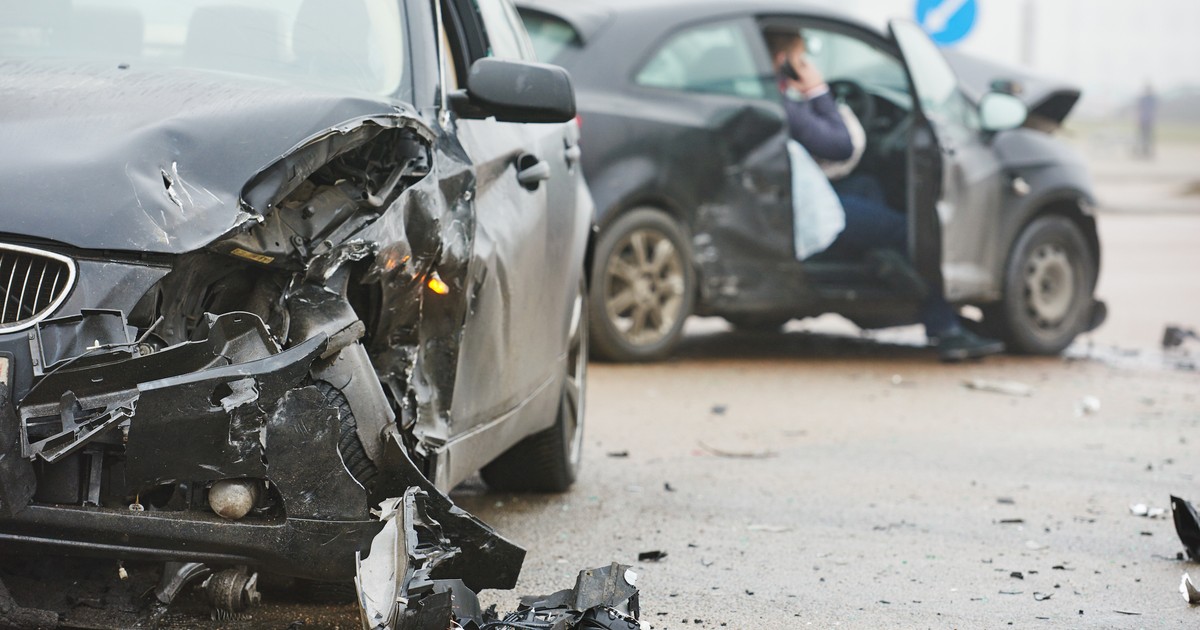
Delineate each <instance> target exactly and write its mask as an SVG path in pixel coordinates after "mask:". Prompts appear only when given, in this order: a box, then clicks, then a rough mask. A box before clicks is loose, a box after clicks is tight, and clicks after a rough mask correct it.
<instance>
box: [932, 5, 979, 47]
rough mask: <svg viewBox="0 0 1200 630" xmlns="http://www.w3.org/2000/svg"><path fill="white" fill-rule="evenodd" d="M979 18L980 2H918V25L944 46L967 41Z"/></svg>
mask: <svg viewBox="0 0 1200 630" xmlns="http://www.w3.org/2000/svg"><path fill="white" fill-rule="evenodd" d="M978 17H979V2H978V0H917V24H920V25H921V28H924V29H925V32H926V33H929V37H931V38H932V39H933V41H935V42H937V43H938V44H940V45H942V46H949V45H951V44H957V43H958V42H961V41H962V40H964V39H966V37H967V35H970V34H971V30H972V29H974V28H975V21H976V19H977V18H978Z"/></svg>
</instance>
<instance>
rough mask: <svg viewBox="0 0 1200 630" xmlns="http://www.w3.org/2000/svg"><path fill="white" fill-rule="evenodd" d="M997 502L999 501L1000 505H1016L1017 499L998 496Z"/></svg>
mask: <svg viewBox="0 0 1200 630" xmlns="http://www.w3.org/2000/svg"><path fill="white" fill-rule="evenodd" d="M996 503H999V504H1000V505H1016V504H1017V501H1016V499H1013V498H1012V497H998V498H997V499H996Z"/></svg>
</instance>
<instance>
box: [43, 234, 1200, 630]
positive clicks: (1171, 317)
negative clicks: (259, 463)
mask: <svg viewBox="0 0 1200 630" xmlns="http://www.w3.org/2000/svg"><path fill="white" fill-rule="evenodd" d="M1101 229H1102V231H1103V234H1102V239H1103V241H1104V243H1105V247H1106V256H1105V260H1104V267H1105V268H1104V272H1103V276H1102V285H1101V287H1100V291H1099V292H1100V294H1101V295H1102V296H1103V297H1104V298H1106V299H1107V300H1108V301H1109V304H1110V307H1111V311H1112V315H1111V319H1110V321H1109V323H1108V325H1106V326H1105V327H1104V328H1103V329H1101V330H1100V331H1098V332H1097V333H1096V334H1094V335H1092V336H1091V337H1089V338H1087V339H1083V340H1081V341H1080V343H1079V344H1078V345H1077V346H1076V347H1075V348H1074V349H1073V350H1072V352H1071V353H1070V356H1069V357H1068V358H1017V357H1002V358H996V359H989V360H987V361H985V362H982V363H977V364H969V365H961V366H946V365H941V364H939V363H938V362H937V360H936V358H935V356H934V355H933V354H932V353H931V352H930V351H928V350H925V349H923V348H921V347H919V345H917V342H918V341H919V339H920V334H919V331H914V330H908V329H906V330H899V331H889V332H887V333H883V334H879V335H873V336H868V337H863V336H860V335H859V334H858V333H857V332H855V331H854V329H853V328H852V327H851V326H849V325H847V324H845V323H843V322H841V321H840V320H838V319H837V318H822V319H819V320H816V321H813V322H805V323H793V324H792V325H790V327H789V328H788V330H787V331H786V332H785V333H783V334H777V335H742V334H735V333H732V332H730V331H729V330H728V329H727V327H726V326H725V325H724V324H723V323H721V322H720V321H713V320H697V321H695V322H693V324H692V325H691V327H690V329H689V330H690V333H691V334H690V335H689V337H688V338H687V341H686V343H685V345H684V347H683V349H682V351H681V352H680V355H679V356H678V357H677V358H676V359H674V360H672V361H669V362H666V363H662V364H657V365H646V366H617V365H596V364H594V365H593V366H592V373H591V378H590V385H589V387H590V389H589V392H588V426H587V439H586V446H585V468H584V470H583V474H582V477H581V479H580V481H579V483H578V485H577V486H576V488H575V489H574V490H573V491H572V492H570V493H568V494H565V495H560V496H515V495H507V494H496V493H490V492H488V491H486V489H485V488H483V487H482V486H481V485H479V484H478V483H475V484H470V483H469V484H467V485H465V486H463V487H461V488H459V489H458V490H457V491H456V492H455V493H454V496H455V499H456V500H457V501H458V502H459V503H460V505H462V506H463V507H464V508H466V509H468V510H470V511H472V512H474V513H475V514H476V515H478V516H479V517H480V518H482V519H483V520H485V521H487V522H489V523H491V524H493V525H494V526H496V527H497V528H498V529H499V530H500V531H501V532H503V533H504V534H506V535H507V536H509V537H510V538H512V539H513V540H515V541H516V542H518V543H520V544H522V545H524V546H525V547H527V548H528V549H529V555H528V558H527V561H526V565H525V570H524V572H523V574H522V577H521V581H520V584H519V586H518V589H517V591H516V592H509V593H485V594H484V597H483V599H484V602H485V604H487V603H495V604H497V605H498V606H499V607H500V608H501V609H511V608H513V607H514V605H515V604H516V601H517V596H518V595H522V594H543V593H547V592H551V591H555V590H559V589H561V588H567V587H569V586H571V585H572V584H573V583H574V578H575V574H576V573H577V571H578V570H579V569H582V568H586V567H595V566H602V565H606V564H608V563H609V562H611V561H619V562H622V563H628V564H632V565H634V566H635V567H636V569H635V570H636V571H637V573H638V574H639V576H640V581H639V586H640V587H641V588H642V604H643V611H644V619H645V620H646V621H647V622H648V627H652V628H696V627H701V628H720V627H727V628H738V629H757V628H801V627H809V626H811V627H815V628H831V627H845V628H881V627H885V628H891V627H899V628H924V627H929V628H995V627H1008V625H1010V624H1011V625H1012V626H1013V627H1019V628H1031V627H1033V628H1037V627H1054V628H1060V627H1071V628H1175V627H1178V628H1195V627H1200V609H1190V608H1189V607H1188V606H1187V605H1186V603H1185V602H1184V601H1183V599H1182V598H1181V597H1180V595H1179V593H1178V592H1177V588H1178V585H1179V581H1180V576H1181V575H1182V574H1183V573H1184V572H1185V571H1192V572H1193V573H1194V574H1200V565H1197V564H1189V563H1184V562H1182V561H1179V560H1177V559H1176V554H1177V553H1178V552H1179V551H1180V550H1181V549H1182V547H1181V545H1180V544H1179V542H1178V540H1177V538H1176V536H1175V533H1174V530H1173V526H1172V524H1171V522H1170V520H1169V519H1148V518H1141V517H1136V516H1133V515H1131V514H1130V511H1129V506H1130V505H1131V504H1136V503H1144V504H1147V505H1148V506H1150V507H1163V508H1166V507H1168V506H1169V500H1168V497H1169V496H1170V495H1171V494H1172V493H1175V494H1179V495H1182V496H1185V497H1192V498H1194V499H1197V500H1200V456H1198V455H1197V445H1200V373H1198V372H1197V371H1196V370H1195V367H1194V366H1195V363H1196V362H1200V344H1192V345H1191V347H1190V356H1189V355H1187V354H1173V355H1166V354H1164V353H1163V352H1162V351H1161V350H1160V349H1158V348H1157V344H1158V340H1159V338H1160V337H1161V334H1162V330H1163V327H1164V325H1166V324H1168V323H1178V324H1184V325H1190V326H1193V327H1197V326H1200V274H1198V273H1197V270H1200V249H1197V248H1196V247H1195V241H1196V237H1197V236H1200V212H1186V213H1165V214H1164V213H1158V214H1148V215H1139V214H1132V213H1114V214H1111V215H1105V216H1103V217H1102V219H1101ZM970 379H993V380H1003V381H1017V382H1020V383H1023V384H1026V385H1028V386H1030V387H1031V388H1032V389H1033V392H1032V394H1031V395H1030V396H1028V397H1017V396H1010V395H1005V394H998V393H991V392H986V391H976V390H971V389H968V388H966V387H964V386H963V383H964V381H966V380H970ZM1088 397H1093V398H1095V400H1096V401H1097V402H1098V403H1099V409H1098V410H1094V408H1093V410H1094V412H1093V413H1088V412H1086V411H1083V410H1081V409H1080V403H1081V401H1083V400H1084V399H1085V398H1088ZM651 550H661V551H665V552H666V554H667V556H666V557H665V558H664V559H663V560H661V561H658V562H638V561H637V556H638V554H639V553H640V552H644V551H651ZM47 570H48V571H63V570H66V569H63V568H61V567H52V568H48V569H47ZM130 570H131V572H132V573H133V577H134V578H135V579H140V578H141V577H144V576H142V575H141V572H140V570H139V569H138V568H136V567H131V569H130ZM1018 575H1019V577H1017V576H1018ZM1197 577H1200V575H1198V576H1197ZM193 599H195V598H194V597H193ZM196 604H197V602H195V601H185V602H184V603H183V605H182V606H181V607H180V608H178V609H177V610H175V611H174V612H173V614H172V616H171V618H170V621H171V623H170V624H169V625H170V626H171V627H189V628H190V627H196V628H209V627H246V628H260V627H261V628H274V627H280V628H283V627H289V626H290V627H296V628H299V627H304V628H335V627H340V628H353V627H356V611H355V609H354V608H353V607H351V606H342V607H315V606H302V605H294V604H280V603H279V600H277V599H270V598H269V599H268V602H267V605H266V606H265V607H264V608H262V609H258V610H256V611H255V613H254V616H253V619H251V620H248V621H246V622H243V623H228V622H224V623H208V622H207V621H206V620H205V617H204V615H205V612H204V608H203V606H202V605H196ZM189 606H190V607H189ZM294 622H303V623H304V625H303V626H300V625H293V623H294ZM95 623H96V624H97V625H96V627H102V626H103V622H102V620H98V621H96V622H95Z"/></svg>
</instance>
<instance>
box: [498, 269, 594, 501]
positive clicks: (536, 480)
mask: <svg viewBox="0 0 1200 630" xmlns="http://www.w3.org/2000/svg"><path fill="white" fill-rule="evenodd" d="M580 284H581V285H582V283H580ZM585 297H586V293H585V290H584V288H583V286H580V288H579V292H578V294H577V295H576V297H575V301H574V303H573V305H572V309H571V323H570V328H569V330H570V336H569V338H568V343H567V360H566V374H565V375H564V378H563V386H562V394H561V396H560V400H559V406H558V417H557V418H556V420H555V422H554V426H552V427H550V428H549V429H546V430H545V431H542V432H540V433H535V434H533V435H531V436H529V437H527V438H525V439H524V440H522V441H520V442H518V443H517V444H516V445H515V446H513V447H512V448H510V449H508V450H507V451H505V452H504V454H502V455H500V457H498V458H496V460H495V461H493V462H492V463H490V464H488V465H487V466H485V467H484V468H483V470H482V471H480V473H481V475H482V476H483V480H484V481H485V482H486V483H487V484H488V486H490V487H491V488H492V489H493V490H500V491H505V492H565V491H567V490H569V489H570V488H571V485H572V484H574V483H575V478H576V477H577V476H578V474H579V463H580V460H581V459H582V453H583V419H584V402H585V396H584V394H585V393H586V391H587V363H588V325H587V318H588V311H587V305H586V304H585V301H586V300H585Z"/></svg>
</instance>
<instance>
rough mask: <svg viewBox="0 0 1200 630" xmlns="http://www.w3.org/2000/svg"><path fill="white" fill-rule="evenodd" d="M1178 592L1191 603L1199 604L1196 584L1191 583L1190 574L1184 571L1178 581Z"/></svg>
mask: <svg viewBox="0 0 1200 630" xmlns="http://www.w3.org/2000/svg"><path fill="white" fill-rule="evenodd" d="M1179 593H1180V594H1182V595H1183V599H1184V600H1185V601H1186V602H1187V603H1189V604H1191V605H1193V606H1197V605H1200V590H1197V589H1196V585H1195V584H1193V583H1192V578H1191V576H1190V575H1188V574H1186V573H1184V574H1183V579H1182V580H1180V581H1179Z"/></svg>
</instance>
